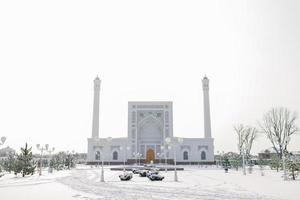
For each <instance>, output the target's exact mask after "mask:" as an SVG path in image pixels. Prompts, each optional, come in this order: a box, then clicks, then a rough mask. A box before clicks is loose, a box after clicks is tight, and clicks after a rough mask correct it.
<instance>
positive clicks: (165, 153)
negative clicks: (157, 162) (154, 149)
mask: <svg viewBox="0 0 300 200" xmlns="http://www.w3.org/2000/svg"><path fill="white" fill-rule="evenodd" d="M160 148H161V150H162V151H163V155H164V157H165V172H166V173H167V171H168V170H167V148H165V146H161V147H160Z"/></svg>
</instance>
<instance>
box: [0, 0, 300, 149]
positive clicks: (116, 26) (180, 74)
mask: <svg viewBox="0 0 300 200" xmlns="http://www.w3.org/2000/svg"><path fill="white" fill-rule="evenodd" d="M299 13H300V1H296V0H295V1H287V0H284V1H275V0H270V1H261V0H259V1H241V0H237V1H224V0H221V1H211V0H209V1H198V0H197V1H186V0H185V1H175V0H172V1H162V0H159V1H141V0H137V1H128V0H126V1H124V0H122V1H75V0H72V1H63V0H58V1H53V0H52V1H40V0H38V1H19V2H18V1H1V2H0V92H1V93H0V95H1V96H0V136H6V137H7V141H6V145H9V146H11V147H13V148H16V149H19V148H20V147H21V146H23V145H24V143H25V142H28V143H29V144H30V145H33V146H35V145H36V144H37V143H41V144H46V143H49V144H50V146H54V147H56V148H57V149H58V150H73V149H74V150H75V151H78V152H86V151H87V138H88V137H90V136H91V134H92V104H93V79H94V78H95V77H96V75H97V74H98V75H99V77H100V78H101V80H102V85H101V97H100V98H101V105H100V136H101V137H108V136H111V137H125V136H127V109H128V108H127V102H128V101H140V100H142V101H160V100H166V101H173V113H174V135H175V136H183V137H203V136H204V131H203V130H204V127H203V93H202V86H201V79H202V78H203V76H204V75H205V74H206V75H207V76H208V78H209V79H210V101H211V119H212V136H213V137H214V138H215V151H217V150H224V151H237V145H236V143H237V142H236V141H237V138H236V135H235V133H234V131H233V125H234V124H237V123H244V124H247V125H254V126H256V125H257V122H258V121H260V120H261V119H262V117H263V114H264V113H265V112H267V111H268V110H269V109H270V108H272V107H276V106H284V107H287V108H289V109H290V110H291V111H296V112H298V114H300V89H299V87H300V38H299V37H300V14H299ZM299 117H300V116H299ZM297 124H298V126H300V119H298V120H297ZM270 146H271V145H270V143H269V142H268V141H267V140H266V138H265V137H264V136H263V135H262V136H260V138H259V140H258V142H257V143H256V144H255V146H254V152H259V151H261V150H262V149H265V148H268V147H270ZM291 149H292V150H300V136H296V137H293V138H292V142H291ZM34 150H35V148H34Z"/></svg>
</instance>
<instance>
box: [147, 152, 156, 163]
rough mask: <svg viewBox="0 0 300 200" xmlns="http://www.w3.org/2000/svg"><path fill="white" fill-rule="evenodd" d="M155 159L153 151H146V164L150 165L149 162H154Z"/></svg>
mask: <svg viewBox="0 0 300 200" xmlns="http://www.w3.org/2000/svg"><path fill="white" fill-rule="evenodd" d="M154 159H155V153H154V150H153V149H148V151H147V155H146V163H150V162H151V160H152V161H153V162H154Z"/></svg>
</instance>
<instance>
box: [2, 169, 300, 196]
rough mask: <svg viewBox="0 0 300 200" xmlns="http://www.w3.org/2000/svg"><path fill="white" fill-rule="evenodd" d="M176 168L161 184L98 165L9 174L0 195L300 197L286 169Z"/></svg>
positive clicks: (299, 186) (299, 182) (297, 184)
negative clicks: (285, 174) (122, 178)
mask: <svg viewBox="0 0 300 200" xmlns="http://www.w3.org/2000/svg"><path fill="white" fill-rule="evenodd" d="M184 168H185V170H184V171H178V178H179V182H174V181H173V180H174V172H171V171H169V172H167V173H165V172H160V173H161V174H162V175H164V176H165V179H164V180H163V181H161V182H159V181H157V182H151V181H150V180H149V179H148V178H142V177H139V176H138V175H134V177H133V179H132V180H131V181H125V182H121V181H120V180H119V178H118V175H119V174H121V173H122V172H120V171H111V170H110V169H109V168H108V167H107V168H105V182H104V183H102V182H100V172H101V170H100V169H99V168H92V169H91V168H90V167H80V168H77V169H74V170H71V171H60V172H54V173H53V174H48V173H47V172H44V173H43V176H41V177H39V176H38V175H34V176H32V177H30V176H29V177H25V178H21V177H15V176H14V175H6V176H4V177H2V178H1V179H0V199H1V200H2V199H4V200H18V199H22V200H23V199H28V200H36V199H43V200H54V199H55V200H56V199H63V200H69V199H72V200H74V199H77V200H78V199H90V200H96V199H97V200H98V199H114V200H118V199H124V200H126V199H130V200H134V199H146V200H147V199H160V200H166V199H180V200H185V199H292V200H293V199H295V200H296V199H297V200H298V199H299V196H300V180H297V181H283V180H282V177H281V175H282V173H280V172H279V173H277V172H275V171H271V170H265V176H261V175H260V171H259V170H254V172H253V173H252V174H247V176H243V175H242V172H241V171H235V170H230V171H229V173H227V174H225V173H224V171H223V170H220V169H217V168H198V167H189V166H184Z"/></svg>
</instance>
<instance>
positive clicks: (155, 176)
mask: <svg viewBox="0 0 300 200" xmlns="http://www.w3.org/2000/svg"><path fill="white" fill-rule="evenodd" d="M148 178H149V179H150V180H151V181H162V180H163V179H164V178H165V177H164V176H162V175H160V174H151V175H149V176H148Z"/></svg>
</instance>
